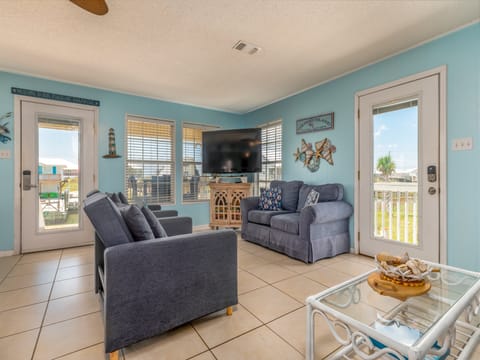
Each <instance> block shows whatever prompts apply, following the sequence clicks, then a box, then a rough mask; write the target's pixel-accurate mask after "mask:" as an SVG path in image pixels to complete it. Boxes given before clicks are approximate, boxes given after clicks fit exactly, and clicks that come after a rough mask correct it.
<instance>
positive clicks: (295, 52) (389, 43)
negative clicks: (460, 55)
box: [0, 0, 480, 113]
mask: <svg viewBox="0 0 480 360" xmlns="http://www.w3.org/2000/svg"><path fill="white" fill-rule="evenodd" d="M107 3H108V6H109V9H110V11H109V12H108V14H107V15H105V16H95V15H91V14H89V13H87V12H85V11H84V10H82V9H80V8H79V7H77V6H76V5H74V4H73V3H71V2H70V1H67V0H0V68H1V69H4V70H7V71H14V72H20V73H27V74H33V75H36V76H40V77H46V78H51V79H58V80H62V81H67V82H72V83H79V84H86V85H90V86H94V87H99V88H104V89H111V90H115V91H120V92H126V93H131V94H137V95H142V96H147V97H153V98H158V99H163V100H169V101H174V102H180V103H188V104H193V105H197V106H203V107H209V108H216V109H222V110H225V111H230V112H239V113H244V112H248V111H250V110H252V109H255V108H258V107H261V106H263V105H266V104H269V103H271V102H274V101H276V100H278V99H280V98H283V97H286V96H288V95H291V94H293V93H296V92H299V91H301V90H303V89H306V88H309V87H311V86H313V85H315V84H319V83H321V82H324V81H327V80H329V79H332V78H334V77H337V76H339V75H341V74H344V73H346V72H349V71H352V70H354V69H357V68H359V67H362V66H365V65H367V64H369V63H372V62H374V61H377V60H379V59H381V58H384V57H387V56H390V55H392V54H395V53H398V52H399V51H402V50H404V49H407V48H409V47H412V46H414V45H416V44H419V43H421V42H423V41H426V40H428V39H431V38H433V37H436V36H438V35H440V34H443V33H446V32H448V31H451V30H453V29H455V28H458V27H460V26H462V25H465V24H467V23H470V22H472V21H477V20H478V19H479V18H480V1H479V0H455V1H453V0H443V1H439V0H424V1H411V0H406V1H387V0H384V1H370V0H364V1H361V0H360V1H333V0H332V1H327V0H324V1H322V0H317V1H315V0H107ZM238 40H245V41H248V42H252V43H254V44H256V45H259V46H260V47H262V49H263V50H262V51H261V52H260V53H258V54H257V55H254V56H249V55H244V54H242V53H240V52H237V51H234V50H232V46H233V45H234V44H235V43H236V42H237V41H238ZM40 90H41V89H40Z"/></svg>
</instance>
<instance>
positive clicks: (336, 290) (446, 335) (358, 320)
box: [307, 262, 480, 360]
mask: <svg viewBox="0 0 480 360" xmlns="http://www.w3.org/2000/svg"><path fill="white" fill-rule="evenodd" d="M427 263H428V262H427ZM428 264H429V265H430V266H432V267H435V268H439V269H440V272H438V273H431V275H429V281H430V282H431V289H430V291H428V292H427V293H426V294H423V295H419V296H413V297H408V298H407V299H406V300H404V301H402V300H399V299H396V298H393V297H390V296H385V295H380V294H379V293H378V292H376V291H374V290H373V289H372V288H371V287H370V286H369V284H368V283H367V278H368V276H369V275H370V274H372V273H373V272H375V271H376V270H375V269H374V270H372V271H369V272H367V273H365V274H362V275H360V276H357V277H355V278H353V279H351V280H349V281H346V282H344V283H342V284H339V285H337V286H334V287H331V288H329V289H327V290H325V291H323V292H321V293H319V294H316V295H313V296H310V297H308V298H307V359H309V360H313V359H314V357H315V331H314V329H315V318H316V317H320V318H322V319H323V320H325V321H326V322H327V325H328V327H329V329H330V331H331V333H332V334H333V336H334V337H335V339H336V341H337V342H338V343H339V345H340V346H341V347H340V349H339V350H337V352H336V353H335V354H334V355H333V357H332V358H333V359H340V358H341V359H349V358H350V357H351V356H352V357H353V356H355V358H356V359H358V358H361V359H379V358H388V359H395V357H393V355H394V356H396V358H398V359H410V360H412V359H457V358H458V359H471V357H470V355H471V353H472V351H473V350H474V349H475V346H476V345H477V344H478V342H479V339H480V329H479V327H478V321H479V319H478V317H477V315H478V314H479V312H480V273H476V272H472V271H467V270H463V269H459V268H455V267H451V266H447V265H440V264H434V263H428ZM475 322H476V323H475ZM475 325H476V326H475Z"/></svg>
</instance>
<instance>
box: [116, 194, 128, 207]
mask: <svg viewBox="0 0 480 360" xmlns="http://www.w3.org/2000/svg"><path fill="white" fill-rule="evenodd" d="M118 198H119V199H120V202H121V203H122V204H125V205H128V199H127V197H126V196H125V195H124V194H123V193H122V192H121V191H120V192H119V193H118Z"/></svg>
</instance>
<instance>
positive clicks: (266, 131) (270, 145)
mask: <svg viewBox="0 0 480 360" xmlns="http://www.w3.org/2000/svg"><path fill="white" fill-rule="evenodd" d="M260 127H261V129H262V172H261V173H260V174H259V176H258V187H259V189H260V190H261V189H265V188H268V187H269V186H270V182H271V181H272V180H281V179H282V122H281V121H275V122H271V123H268V124H265V125H262V126H260Z"/></svg>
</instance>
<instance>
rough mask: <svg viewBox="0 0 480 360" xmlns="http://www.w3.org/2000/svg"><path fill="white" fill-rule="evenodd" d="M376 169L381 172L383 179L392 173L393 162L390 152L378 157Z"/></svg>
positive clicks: (393, 168) (393, 169)
mask: <svg viewBox="0 0 480 360" xmlns="http://www.w3.org/2000/svg"><path fill="white" fill-rule="evenodd" d="M377 170H378V171H380V172H381V173H382V175H383V178H384V179H385V181H387V180H388V178H389V177H390V175H392V173H393V172H394V171H395V163H394V162H393V160H392V156H391V155H390V153H388V155H385V156H382V157H380V158H378V160H377Z"/></svg>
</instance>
